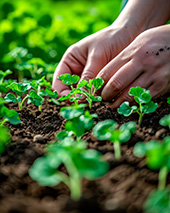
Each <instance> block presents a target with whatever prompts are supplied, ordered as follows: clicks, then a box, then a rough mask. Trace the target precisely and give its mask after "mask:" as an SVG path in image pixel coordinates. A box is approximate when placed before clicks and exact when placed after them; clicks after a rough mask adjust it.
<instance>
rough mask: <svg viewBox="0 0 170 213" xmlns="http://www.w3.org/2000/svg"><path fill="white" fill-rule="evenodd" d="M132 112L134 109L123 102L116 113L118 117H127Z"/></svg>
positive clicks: (126, 102)
mask: <svg viewBox="0 0 170 213" xmlns="http://www.w3.org/2000/svg"><path fill="white" fill-rule="evenodd" d="M133 110H134V108H132V107H130V106H129V102H128V101H125V102H123V103H122V104H121V105H120V107H119V108H118V110H117V111H118V113H119V114H120V115H124V116H125V117H127V116H129V115H130V114H132V112H133Z"/></svg>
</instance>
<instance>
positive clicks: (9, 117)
mask: <svg viewBox="0 0 170 213" xmlns="http://www.w3.org/2000/svg"><path fill="white" fill-rule="evenodd" d="M0 118H2V120H1V121H0V127H2V126H3V125H4V123H5V122H7V121H8V122H10V123H11V124H14V125H17V124H19V123H21V120H20V118H19V115H18V113H17V112H16V111H15V110H10V109H8V108H7V107H5V106H4V105H0Z"/></svg>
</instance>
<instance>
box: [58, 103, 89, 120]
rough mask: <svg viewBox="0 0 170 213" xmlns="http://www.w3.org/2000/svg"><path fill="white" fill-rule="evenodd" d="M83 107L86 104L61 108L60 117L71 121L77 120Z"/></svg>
mask: <svg viewBox="0 0 170 213" xmlns="http://www.w3.org/2000/svg"><path fill="white" fill-rule="evenodd" d="M85 106H86V104H79V105H76V106H75V105H74V106H69V107H62V108H61V109H60V115H61V116H63V117H64V118H66V119H67V120H72V119H73V118H77V117H79V116H80V115H82V114H83V113H84V107H85Z"/></svg>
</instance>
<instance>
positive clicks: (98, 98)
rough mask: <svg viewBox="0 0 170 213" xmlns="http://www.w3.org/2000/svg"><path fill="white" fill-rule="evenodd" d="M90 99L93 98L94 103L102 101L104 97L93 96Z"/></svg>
mask: <svg viewBox="0 0 170 213" xmlns="http://www.w3.org/2000/svg"><path fill="white" fill-rule="evenodd" d="M90 98H91V100H92V101H102V97H101V96H93V95H91V96H90Z"/></svg>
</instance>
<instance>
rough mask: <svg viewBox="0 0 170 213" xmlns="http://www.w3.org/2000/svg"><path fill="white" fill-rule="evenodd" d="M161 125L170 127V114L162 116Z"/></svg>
mask: <svg viewBox="0 0 170 213" xmlns="http://www.w3.org/2000/svg"><path fill="white" fill-rule="evenodd" d="M159 123H160V125H162V126H168V127H169V129H170V114H169V115H166V116H165V117H163V118H161V120H160V121H159Z"/></svg>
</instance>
